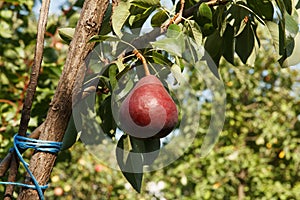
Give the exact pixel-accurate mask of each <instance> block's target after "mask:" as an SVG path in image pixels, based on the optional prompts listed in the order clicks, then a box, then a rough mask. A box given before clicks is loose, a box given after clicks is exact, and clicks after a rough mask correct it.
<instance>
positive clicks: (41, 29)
mask: <svg viewBox="0 0 300 200" xmlns="http://www.w3.org/2000/svg"><path fill="white" fill-rule="evenodd" d="M49 6H50V0H44V1H43V2H42V6H41V12H40V16H39V21H38V28H37V42H36V46H35V55H34V63H33V66H32V71H31V75H30V82H29V85H28V88H27V93H26V98H25V101H24V105H23V109H22V116H21V121H20V127H19V132H18V134H19V135H21V136H26V131H27V128H28V123H29V120H30V112H31V107H32V103H33V98H34V95H35V91H36V87H37V83H38V78H39V74H40V68H41V64H42V59H43V52H44V38H45V32H46V25H47V20H48V12H49ZM9 157H10V158H9ZM5 161H6V162H9V161H10V166H9V167H10V170H9V174H8V180H7V181H8V182H15V181H16V178H17V174H18V168H19V160H18V158H17V156H16V154H15V152H11V153H10V154H9V155H8V156H7V157H6V160H5ZM2 169H3V170H7V165H4V168H2ZM4 173H5V172H4ZM13 189H14V186H13V185H8V186H7V187H6V190H5V198H4V200H10V199H12V194H13Z"/></svg>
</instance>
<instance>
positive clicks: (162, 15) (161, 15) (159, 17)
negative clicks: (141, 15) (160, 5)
mask: <svg viewBox="0 0 300 200" xmlns="http://www.w3.org/2000/svg"><path fill="white" fill-rule="evenodd" d="M168 18H169V17H168V15H167V13H166V11H165V10H159V11H158V12H157V13H155V14H154V15H153V17H152V18H151V26H152V27H160V26H161V25H162V24H163V23H164V22H165V21H166V20H167V19H168Z"/></svg>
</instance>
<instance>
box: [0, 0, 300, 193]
mask: <svg viewBox="0 0 300 200" xmlns="http://www.w3.org/2000/svg"><path fill="white" fill-rule="evenodd" d="M172 2H173V5H172V6H173V7H172V8H171V9H168V8H167V6H166V5H162V4H161V2H160V1H158V0H151V1H145V0H127V1H120V2H119V6H118V7H115V8H113V6H112V5H111V6H110V8H109V10H108V11H107V13H106V17H105V20H104V21H103V25H102V29H101V30H100V33H99V35H98V36H96V37H94V38H93V40H92V41H96V42H99V43H101V44H104V45H103V46H102V49H101V50H105V52H106V51H110V50H111V51H110V52H111V54H109V56H111V57H109V60H108V62H109V64H107V63H106V65H104V64H103V63H102V65H101V64H100V65H97V69H95V71H96V72H99V71H101V73H102V74H103V76H101V77H100V84H99V85H98V87H99V88H100V91H101V92H102V95H99V96H98V97H97V106H98V107H97V113H96V114H97V120H98V121H97V122H98V123H99V124H101V127H102V128H103V129H104V130H105V132H106V133H107V135H108V136H109V137H110V138H114V137H115V135H114V134H115V133H116V131H117V123H115V122H114V121H113V116H112V114H111V104H110V103H109V102H110V101H109V100H110V98H111V95H112V94H113V92H114V91H116V90H117V89H119V88H118V87H117V86H118V85H117V81H118V80H120V78H121V77H125V79H123V81H124V80H125V81H127V82H126V84H125V86H126V87H125V88H122V89H124V91H125V92H124V93H128V91H129V89H130V88H131V87H132V85H133V82H132V81H131V78H132V77H130V75H128V74H129V73H127V72H129V71H130V69H131V68H132V67H133V68H134V67H136V66H138V65H141V64H142V63H141V62H140V60H138V59H137V58H136V57H134V56H132V55H131V54H130V52H129V54H130V55H126V56H127V57H126V58H127V59H124V60H120V59H119V60H118V59H116V58H118V56H119V55H120V54H121V52H122V51H123V50H127V49H128V48H138V49H139V50H140V51H141V53H142V54H143V55H144V57H145V58H146V60H147V62H148V63H154V64H155V65H151V68H150V71H151V73H153V74H155V73H156V74H157V75H158V76H159V77H161V78H163V79H165V78H166V77H167V76H168V75H169V74H171V73H173V74H175V73H174V72H175V71H176V72H179V73H181V72H183V71H185V70H189V72H190V74H189V75H190V78H189V80H191V82H190V86H191V87H192V88H193V89H194V90H195V91H198V92H201V91H203V90H205V86H204V85H203V83H201V81H199V80H198V79H199V77H198V76H197V73H195V69H194V64H195V63H196V60H195V59H197V58H195V57H189V55H191V54H190V52H197V51H198V50H199V49H196V48H194V47H195V46H193V45H190V44H191V43H194V44H197V45H198V46H204V47H205V50H206V51H207V52H208V53H209V55H210V56H211V57H212V59H213V60H214V62H215V64H216V65H217V66H218V69H216V68H215V67H214V66H213V65H209V67H210V70H211V71H212V72H213V74H214V75H215V76H217V77H219V78H220V77H221V78H223V80H224V82H225V83H226V94H227V104H226V109H227V112H226V115H227V118H226V119H227V120H226V123H225V126H224V129H223V130H224V131H223V133H222V135H221V136H220V139H219V142H218V143H217V145H216V146H215V148H214V149H213V151H212V152H211V153H210V154H209V156H207V157H205V158H201V153H202V152H200V149H201V148H200V147H201V145H202V143H203V138H202V136H203V135H205V133H206V129H207V126H208V125H209V121H210V117H211V113H210V112H209V111H210V108H211V102H210V101H209V100H207V101H205V103H204V104H203V105H202V106H203V108H202V111H201V115H200V120H199V121H200V122H201V124H200V127H199V129H198V130H197V131H198V136H197V138H196V139H195V141H194V142H193V145H192V146H191V147H189V149H188V150H187V151H186V152H185V154H184V155H183V156H182V157H181V158H180V159H178V160H177V161H176V162H174V163H172V164H171V165H170V166H168V167H165V168H164V169H162V170H158V171H155V172H151V173H146V174H145V175H144V182H143V184H142V185H140V183H141V182H140V181H141V179H142V177H141V176H140V175H137V174H134V173H131V175H130V174H128V173H126V172H124V173H123V174H124V175H125V177H126V178H127V180H128V181H129V182H130V183H131V185H132V186H133V187H134V188H135V189H136V190H138V191H139V190H140V189H141V191H142V193H141V194H138V193H136V192H135V191H134V190H133V189H132V188H131V186H130V185H129V183H126V180H125V179H124V178H122V174H121V173H119V172H117V171H114V170H112V169H110V168H108V167H106V166H104V165H103V164H100V163H99V162H98V161H96V160H95V159H94V158H93V157H92V156H91V155H90V154H89V153H88V152H87V151H86V149H85V148H84V146H83V144H82V143H80V142H79V143H77V144H76V145H75V146H73V147H71V148H70V149H69V150H66V151H63V152H62V153H61V154H60V155H59V158H58V161H57V164H56V167H55V168H54V170H53V174H52V177H51V188H50V189H49V190H47V191H46V196H47V197H48V199H57V198H62V199H87V198H88V199H110V198H111V199H133V198H135V199H149V198H157V199H184V198H185V197H186V199H236V198H237V197H238V196H243V195H245V198H246V199H253V198H259V199H272V198H274V199H296V198H297V196H299V195H300V194H299V191H300V190H299V189H300V182H299V180H298V179H299V172H298V165H299V162H300V159H299V142H300V141H299V133H300V130H299V129H300V119H299V116H300V110H299V99H297V98H295V96H293V92H295V90H293V89H294V88H295V85H294V84H293V83H294V82H296V81H299V80H297V79H298V77H299V73H298V72H297V71H294V70H291V69H281V68H280V66H279V64H281V65H282V66H286V65H287V64H288V63H285V62H284V61H285V59H286V58H287V57H288V56H290V55H291V54H292V52H293V50H294V48H293V47H294V46H295V42H297V41H295V40H294V37H295V36H296V34H297V33H298V21H297V20H298V18H297V17H298V16H297V12H296V11H295V9H294V6H295V5H294V4H292V1H289V0H276V1H264V0H256V1H252V0H240V1H220V2H221V4H220V5H216V6H212V5H209V4H205V3H202V4H201V5H200V6H199V7H197V9H193V6H194V5H196V4H197V3H198V2H199V1H196V0H195V1H194V0H186V1H185V11H184V12H183V19H182V21H181V23H179V24H172V25H170V26H168V29H167V31H166V33H165V36H166V37H165V38H163V39H160V40H158V39H157V37H155V38H152V40H153V39H154V40H153V41H151V43H150V44H149V45H148V44H147V45H146V46H142V47H135V46H134V44H133V43H131V42H132V41H131V40H132V39H133V36H134V37H137V36H139V35H141V34H143V31H144V29H143V28H142V27H145V26H146V27H147V26H152V28H154V27H160V26H162V25H165V23H166V22H168V20H169V19H171V18H172V17H173V16H174V15H175V14H176V13H177V12H178V11H179V7H180V1H178V2H177V1H176V2H177V5H175V1H172ZM82 4H83V1H80V0H78V1H75V3H74V4H69V9H67V10H65V9H63V13H62V14H61V15H60V16H52V17H51V18H50V20H49V22H48V28H47V39H46V48H45V54H44V60H43V70H42V72H41V76H40V79H39V86H38V89H37V94H36V96H37V98H36V102H34V105H33V110H32V116H31V121H30V123H31V124H30V130H33V129H34V128H35V127H37V125H38V124H41V123H42V121H43V120H44V118H45V115H46V113H47V109H48V106H45V105H48V104H49V103H50V100H51V97H52V95H53V93H54V90H55V87H56V86H57V82H58V79H59V76H60V74H61V68H62V66H63V64H64V60H65V55H66V50H67V45H65V44H63V43H62V42H61V40H60V39H59V38H58V29H59V28H62V29H60V33H59V34H60V35H61V37H62V38H63V39H66V42H67V43H68V42H70V39H71V38H72V33H73V29H70V28H74V27H75V25H76V23H77V21H78V16H79V13H78V10H79V9H80V7H81V6H82ZM1 6H2V8H1V10H0V23H1V25H0V49H1V50H3V51H1V52H0V55H1V57H0V67H1V68H0V70H1V71H0V72H1V73H0V80H1V81H0V88H1V94H0V113H1V120H0V124H1V128H0V132H1V135H0V139H1V144H0V145H1V149H0V156H1V158H3V157H4V156H5V154H6V152H7V151H8V149H9V148H10V147H11V146H12V144H11V138H12V136H13V134H14V133H15V132H16V130H17V125H18V123H19V119H20V110H21V107H22V102H23V99H24V93H25V91H26V85H27V84H28V79H29V70H30V69H29V68H30V66H31V64H32V60H33V51H32V49H33V48H34V43H35V36H36V35H35V30H36V28H35V27H36V19H35V17H34V16H33V14H32V12H31V11H32V6H33V1H12V2H6V3H5V4H3V5H1ZM168 7H169V6H168ZM189 9H190V11H192V12H187V10H189ZM275 11H276V12H275ZM110 19H111V20H110ZM149 24H150V25H149ZM261 27H263V28H261ZM1 28H2V29H5V30H9V31H4V30H2V31H1ZM266 28H267V29H268V30H269V32H270V34H266V33H265V32H263V33H262V32H261V30H262V29H266ZM186 35H188V36H189V37H188V38H187V37H185V36H186ZM266 35H268V36H266ZM265 37H267V39H266V38H265ZM189 38H191V39H193V40H189ZM156 39H157V40H156ZM269 41H272V42H273V44H274V46H275V49H276V54H274V47H271V46H270V44H269V43H270V42H269ZM189 45H190V46H189ZM197 45H196V46H197ZM114 47H117V51H116V52H113V51H112V50H113V49H114ZM260 47H263V48H264V49H263V50H262V48H260ZM186 49H188V50H189V52H186ZM127 53H128V52H127ZM192 55H193V54H192ZM197 55H198V54H197ZM102 56H103V57H101V55H100V57H97V58H95V60H92V61H95V62H96V63H98V61H99V60H100V61H103V60H105V61H107V57H108V56H107V54H106V55H102ZM278 59H279V64H278V63H277V62H276V61H277V60H278ZM219 63H220V64H219ZM229 63H231V64H232V65H230V64H229ZM92 64H93V63H92ZM249 65H252V66H254V68H250V67H249ZM104 66H105V67H104ZM93 67H94V66H93ZM101 67H103V68H101ZM178 68H179V69H178ZM140 69H141V68H139V67H137V68H136V69H135V71H134V73H135V74H134V75H136V76H137V77H141V76H143V72H142V70H140ZM174 76H175V75H174ZM88 78H90V77H88ZM86 81H87V82H88V81H89V79H87V80H86ZM107 90H109V91H110V92H107ZM103 91H106V92H103ZM180 119H182V118H180ZM191 120H192V119H191ZM188 128H190V129H192V128H191V127H188ZM122 138H123V137H122ZM121 142H122V140H119V145H120V146H122V145H121ZM129 142H131V143H132V145H131V146H137V147H138V148H137V149H140V148H141V146H139V143H138V142H136V141H134V140H132V138H131V140H129ZM178 145H180V144H178ZM122 148H123V149H124V145H123V147H122ZM126 150H128V151H130V150H133V149H130V145H129V148H128V149H126ZM100 153H101V152H99V154H100ZM139 153H141V154H142V153H144V152H142V151H140V152H139ZM26 155H27V154H26ZM26 155H25V156H26ZM129 159H130V157H129V158H127V160H129ZM126 163H127V161H126ZM139 164H140V163H139ZM131 167H134V166H131ZM21 173H23V172H22V171H21ZM174 186H176V187H174ZM238 188H240V189H241V190H240V192H238ZM52 189H53V190H52ZM3 190H4V189H3V187H2V186H0V192H1V193H0V194H2V191H3ZM128 191H129V192H128ZM0 197H2V196H1V195H0Z"/></svg>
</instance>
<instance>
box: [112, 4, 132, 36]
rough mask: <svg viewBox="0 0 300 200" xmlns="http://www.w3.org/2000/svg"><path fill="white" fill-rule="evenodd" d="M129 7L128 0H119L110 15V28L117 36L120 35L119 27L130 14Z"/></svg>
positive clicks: (120, 27)
mask: <svg viewBox="0 0 300 200" xmlns="http://www.w3.org/2000/svg"><path fill="white" fill-rule="evenodd" d="M129 8H130V2H129V1H126V2H124V1H120V2H119V4H118V6H116V8H115V10H114V12H113V14H112V16H111V21H112V28H113V30H114V32H115V33H116V35H117V36H119V37H121V36H122V32H121V29H122V27H123V25H124V24H125V22H126V20H127V18H128V17H129V15H130V11H129Z"/></svg>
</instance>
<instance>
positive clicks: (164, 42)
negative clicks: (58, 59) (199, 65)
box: [151, 37, 185, 56]
mask: <svg viewBox="0 0 300 200" xmlns="http://www.w3.org/2000/svg"><path fill="white" fill-rule="evenodd" d="M151 44H152V45H153V46H154V47H156V48H158V49H161V50H164V51H166V52H168V53H170V54H172V55H176V56H182V53H183V51H184V46H185V45H184V39H183V37H179V38H178V39H176V38H164V39H161V40H158V41H156V42H151Z"/></svg>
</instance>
